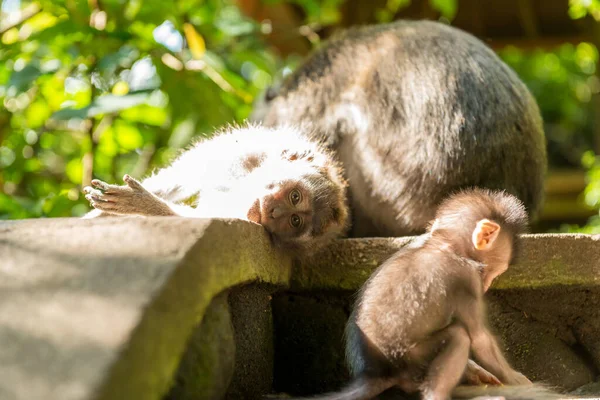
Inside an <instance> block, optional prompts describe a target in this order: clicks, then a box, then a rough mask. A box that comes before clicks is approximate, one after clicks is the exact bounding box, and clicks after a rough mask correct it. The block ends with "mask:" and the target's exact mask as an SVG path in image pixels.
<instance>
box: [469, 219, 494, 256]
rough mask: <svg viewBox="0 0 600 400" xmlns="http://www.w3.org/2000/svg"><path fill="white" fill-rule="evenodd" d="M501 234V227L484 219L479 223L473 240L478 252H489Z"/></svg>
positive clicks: (474, 231)
mask: <svg viewBox="0 0 600 400" xmlns="http://www.w3.org/2000/svg"><path fill="white" fill-rule="evenodd" d="M499 234H500V225H498V224H497V223H495V222H494V221H490V220H489V219H482V220H479V222H477V225H476V226H475V229H474V230H473V236H472V237H471V240H472V241H473V246H474V247H475V248H476V249H477V250H489V249H490V248H491V247H492V246H493V244H494V241H496V239H497V238H498V235H499Z"/></svg>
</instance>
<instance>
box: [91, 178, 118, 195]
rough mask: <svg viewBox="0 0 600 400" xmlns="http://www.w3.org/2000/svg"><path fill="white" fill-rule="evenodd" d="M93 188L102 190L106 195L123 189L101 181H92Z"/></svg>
mask: <svg viewBox="0 0 600 400" xmlns="http://www.w3.org/2000/svg"><path fill="white" fill-rule="evenodd" d="M88 187H89V186H88ZM92 187H93V188H95V189H98V190H101V191H102V192H104V193H112V192H117V191H119V190H121V189H122V186H119V185H109V184H108V183H106V182H104V181H101V180H100V179H92Z"/></svg>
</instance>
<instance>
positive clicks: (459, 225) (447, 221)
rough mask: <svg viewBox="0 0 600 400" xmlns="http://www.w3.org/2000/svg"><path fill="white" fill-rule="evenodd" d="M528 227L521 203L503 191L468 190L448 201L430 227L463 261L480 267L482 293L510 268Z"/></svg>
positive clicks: (432, 232) (434, 235) (438, 211)
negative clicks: (468, 259)
mask: <svg viewBox="0 0 600 400" xmlns="http://www.w3.org/2000/svg"><path fill="white" fill-rule="evenodd" d="M527 226H528V218H527V212H526V210H525V207H524V205H523V203H522V202H521V201H520V200H519V199H517V198H516V197H515V196H513V195H511V194H508V193H506V192H505V191H493V190H488V189H478V188H475V189H469V190H463V191H461V192H459V193H457V194H454V195H452V196H450V197H448V198H447V199H446V200H445V201H443V202H442V204H441V205H440V206H439V208H438V210H437V212H436V219H435V221H434V222H433V224H432V225H431V227H430V231H431V235H432V237H437V238H440V239H442V240H444V241H445V242H447V243H448V244H450V245H451V246H452V247H453V249H454V250H455V251H456V252H457V253H458V254H459V255H462V256H464V257H468V258H470V259H473V260H475V261H479V262H481V263H483V264H484V265H485V266H484V268H483V269H482V282H483V289H484V291H486V290H487V289H489V287H490V285H491V284H492V281H493V280H494V278H496V277H497V276H499V275H500V274H502V273H503V272H504V271H506V270H507V269H508V266H509V265H510V264H512V263H513V262H514V261H515V259H516V256H517V254H518V247H519V235H520V234H522V233H524V232H525V231H526V229H527Z"/></svg>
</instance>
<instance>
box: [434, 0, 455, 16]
mask: <svg viewBox="0 0 600 400" xmlns="http://www.w3.org/2000/svg"><path fill="white" fill-rule="evenodd" d="M429 3H430V4H431V6H432V7H433V8H434V9H435V10H438V11H439V12H440V13H441V14H442V16H444V17H446V18H447V19H448V20H450V21H452V20H453V19H454V17H455V16H456V12H457V11H458V0H429Z"/></svg>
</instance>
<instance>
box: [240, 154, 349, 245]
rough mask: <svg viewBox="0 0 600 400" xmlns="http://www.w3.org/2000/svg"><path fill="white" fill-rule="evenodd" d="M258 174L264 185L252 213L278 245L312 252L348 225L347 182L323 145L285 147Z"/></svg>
mask: <svg viewBox="0 0 600 400" xmlns="http://www.w3.org/2000/svg"><path fill="white" fill-rule="evenodd" d="M254 180H255V182H256V181H258V182H262V188H263V189H262V190H261V191H260V193H258V195H255V196H254V197H255V198H254V199H253V201H252V202H251V203H252V204H251V206H250V209H249V210H248V214H247V218H248V220H250V221H252V222H256V223H258V224H261V225H262V226H263V227H264V228H265V229H266V230H267V231H268V232H269V234H270V235H271V238H272V239H273V242H274V243H275V244H276V245H279V246H281V247H284V248H285V249H286V250H292V251H295V252H296V253H302V254H306V253H311V252H313V251H315V250H317V249H318V248H320V247H322V246H323V245H325V244H326V243H327V242H328V241H329V240H330V239H333V238H335V237H338V236H340V235H342V234H343V233H345V231H346V230H347V228H348V222H349V211H348V205H347V201H346V192H345V190H346V183H345V181H344V180H343V178H342V173H341V169H340V168H339V167H338V166H337V164H336V163H335V162H334V161H333V160H332V158H331V157H330V156H329V155H327V154H325V153H323V150H322V149H320V148H315V149H309V150H308V151H304V152H302V153H300V154H299V153H297V152H288V151H283V152H282V154H281V158H280V159H279V158H278V159H277V160H276V162H274V163H270V162H267V163H265V165H264V166H263V167H261V168H260V170H257V171H256V173H255V179H254ZM254 186H255V187H256V186H258V185H257V184H256V183H255V184H254Z"/></svg>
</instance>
